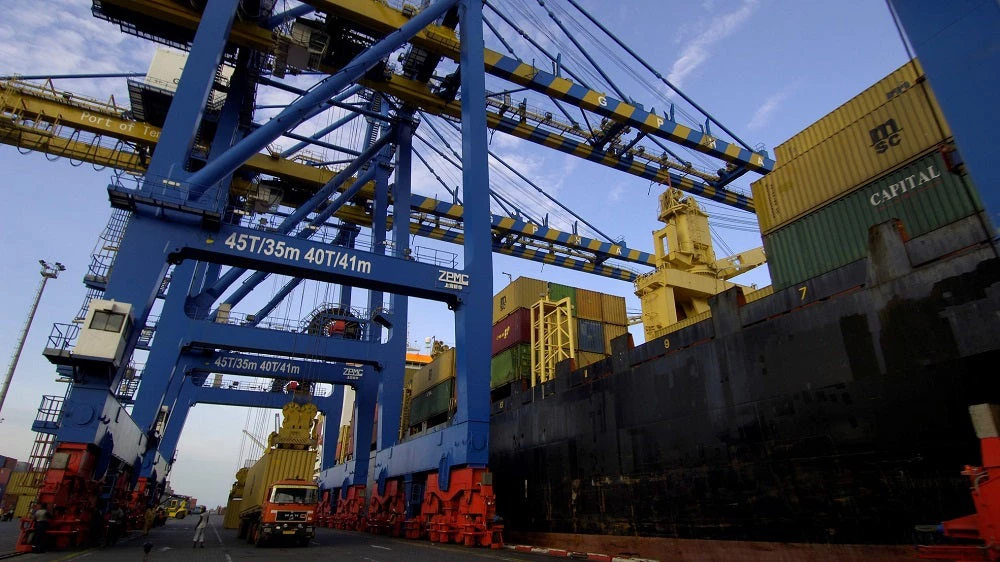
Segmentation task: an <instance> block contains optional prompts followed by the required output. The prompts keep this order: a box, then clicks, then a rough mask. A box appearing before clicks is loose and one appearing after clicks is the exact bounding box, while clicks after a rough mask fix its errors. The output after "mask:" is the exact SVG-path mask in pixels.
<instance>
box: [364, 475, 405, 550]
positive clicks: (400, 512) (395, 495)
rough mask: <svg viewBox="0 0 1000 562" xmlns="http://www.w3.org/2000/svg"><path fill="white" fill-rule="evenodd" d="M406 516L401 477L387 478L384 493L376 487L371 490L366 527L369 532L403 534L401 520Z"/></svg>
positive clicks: (397, 535)
mask: <svg viewBox="0 0 1000 562" xmlns="http://www.w3.org/2000/svg"><path fill="white" fill-rule="evenodd" d="M405 518H406V495H405V493H404V492H403V481H402V480H401V479H393V480H387V481H386V483H385V493H383V494H379V493H378V488H377V487H376V489H375V490H373V491H372V498H371V500H370V501H369V502H368V517H367V521H366V523H367V527H368V532H369V533H374V534H376V535H389V536H392V537H399V536H402V535H403V520H404V519H405Z"/></svg>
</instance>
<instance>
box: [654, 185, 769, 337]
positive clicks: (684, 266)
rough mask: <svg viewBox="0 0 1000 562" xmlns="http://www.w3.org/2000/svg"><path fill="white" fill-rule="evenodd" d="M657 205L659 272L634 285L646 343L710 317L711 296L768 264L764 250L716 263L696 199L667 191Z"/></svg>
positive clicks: (655, 250) (756, 249) (709, 234)
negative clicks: (733, 280) (682, 325)
mask: <svg viewBox="0 0 1000 562" xmlns="http://www.w3.org/2000/svg"><path fill="white" fill-rule="evenodd" d="M659 203H660V214H659V216H658V217H657V218H658V219H659V220H660V222H662V223H664V224H665V225H666V226H664V227H663V228H661V229H659V230H656V231H654V232H653V249H654V253H655V255H656V269H655V270H654V271H652V272H650V273H647V274H646V275H642V276H640V277H639V278H638V279H636V281H635V294H636V296H638V297H639V300H640V302H641V304H642V324H643V328H644V329H645V335H646V341H649V340H652V339H654V338H658V337H660V336H662V335H664V334H666V333H668V332H670V331H671V327H673V326H675V325H677V323H678V322H682V321H685V320H690V321H691V322H694V321H697V320H698V319H701V318H702V317H704V318H707V317H708V315H709V314H710V309H709V306H708V299H709V297H711V296H713V295H717V294H719V293H721V292H722V291H725V290H726V289H728V288H730V287H733V286H735V284H734V283H731V282H729V281H728V280H729V279H730V278H732V277H735V276H737V275H739V274H741V273H746V272H747V271H750V270H751V269H753V268H755V267H757V266H759V265H761V264H763V263H764V262H765V256H764V249H763V248H762V247H757V248H753V249H751V250H747V251H744V252H740V253H738V254H736V255H733V256H730V257H727V258H722V259H716V257H715V248H714V247H713V245H712V234H711V231H710V230H709V226H708V214H707V213H706V212H705V211H704V210H702V208H701V207H700V206H699V205H698V203H697V202H696V201H695V200H694V198H693V197H690V196H686V197H685V196H684V193H683V192H681V191H680V190H678V189H675V188H673V187H669V188H667V190H666V191H664V192H663V193H662V194H660V199H659Z"/></svg>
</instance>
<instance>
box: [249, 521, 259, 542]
mask: <svg viewBox="0 0 1000 562" xmlns="http://www.w3.org/2000/svg"><path fill="white" fill-rule="evenodd" d="M256 534H257V523H256V522H253V523H249V524H248V525H247V544H254V540H255V539H254V536H255V535H256Z"/></svg>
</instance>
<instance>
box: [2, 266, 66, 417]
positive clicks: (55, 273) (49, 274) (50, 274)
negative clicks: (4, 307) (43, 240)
mask: <svg viewBox="0 0 1000 562" xmlns="http://www.w3.org/2000/svg"><path fill="white" fill-rule="evenodd" d="M38 263H39V264H41V266H42V271H41V274H42V282H41V283H39V284H38V292H36V293H35V302H33V303H32V304H31V312H29V313H28V319H27V320H25V321H24V328H22V329H21V337H19V338H18V340H17V347H15V348H14V355H13V356H11V358H10V367H8V368H7V376H5V377H4V379H3V388H2V389H0V411H3V402H4V400H5V399H6V398H7V389H8V388H10V381H11V379H12V378H14V369H15V368H17V360H18V359H20V358H21V350H22V349H24V340H25V339H27V338H28V330H30V329H31V321H32V320H34V319H35V311H36V310H38V301H40V300H42V291H44V290H45V283H46V282H48V280H49V279H55V278H56V277H59V272H60V271H66V266H64V265H63V264H61V263H59V262H56V264H55V265H49V264H48V263H46V262H45V260H38Z"/></svg>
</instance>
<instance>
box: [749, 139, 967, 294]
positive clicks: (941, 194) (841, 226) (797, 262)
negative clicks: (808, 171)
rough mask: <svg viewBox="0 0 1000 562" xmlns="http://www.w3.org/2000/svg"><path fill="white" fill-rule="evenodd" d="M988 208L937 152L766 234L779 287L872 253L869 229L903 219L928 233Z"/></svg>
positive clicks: (912, 232) (916, 232)
mask: <svg viewBox="0 0 1000 562" xmlns="http://www.w3.org/2000/svg"><path fill="white" fill-rule="evenodd" d="M981 208H982V204H981V203H980V201H979V199H978V194H977V192H976V190H975V189H974V188H973V186H972V184H971V180H970V178H969V177H968V176H963V175H959V174H955V173H952V172H949V171H948V170H947V169H946V168H945V163H944V159H943V158H942V157H941V154H940V153H938V152H932V153H930V154H928V155H926V156H924V157H922V158H920V159H918V160H916V161H915V162H913V163H911V164H910V165H907V166H904V167H902V168H900V169H899V170H896V171H894V172H892V173H890V174H888V175H887V176H885V177H884V178H881V179H879V180H878V181H876V182H873V183H872V184H870V185H868V186H865V187H864V188H862V189H859V190H857V191H855V192H854V193H852V194H851V195H849V196H847V197H844V198H842V199H839V200H837V201H835V202H834V203H833V204H831V205H827V206H826V207H823V208H822V209H820V210H818V211H816V212H814V213H812V214H809V215H807V216H805V217H803V218H801V219H799V220H797V221H795V222H793V223H791V224H789V225H787V226H784V227H782V228H780V229H778V230H776V231H774V232H771V233H769V234H767V235H765V236H764V249H765V251H766V252H767V263H768V268H769V269H770V272H771V279H772V283H773V285H774V288H775V290H781V289H784V288H787V287H789V286H791V285H793V284H795V283H798V282H800V281H804V280H806V279H810V278H812V277H815V276H817V275H820V274H823V273H826V272H828V271H832V270H834V269H836V268H838V267H841V266H843V265H846V264H848V263H851V262H853V261H855V260H859V259H862V258H864V257H865V256H866V255H867V254H868V229H869V228H870V227H871V226H873V225H876V224H879V223H882V222H885V221H888V220H891V219H899V220H900V221H901V222H902V226H903V229H904V230H905V232H906V234H907V236H909V237H911V238H913V237H917V236H921V235H923V234H927V233H928V232H931V231H933V230H936V229H938V228H940V227H942V226H945V225H948V224H949V223H952V222H955V221H957V220H959V219H962V218H963V217H967V216H969V215H972V214H975V213H976V212H978V211H979V210H980V209H981Z"/></svg>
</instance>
